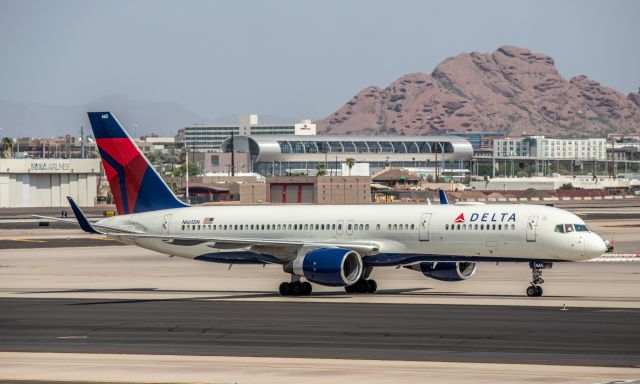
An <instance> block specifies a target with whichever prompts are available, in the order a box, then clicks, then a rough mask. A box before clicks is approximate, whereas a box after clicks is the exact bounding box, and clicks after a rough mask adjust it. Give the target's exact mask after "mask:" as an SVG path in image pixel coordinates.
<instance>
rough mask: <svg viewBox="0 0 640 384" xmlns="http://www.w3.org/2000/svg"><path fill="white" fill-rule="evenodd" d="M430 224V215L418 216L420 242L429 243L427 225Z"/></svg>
mask: <svg viewBox="0 0 640 384" xmlns="http://www.w3.org/2000/svg"><path fill="white" fill-rule="evenodd" d="M430 223H431V214H430V213H423V214H422V216H420V226H419V228H420V241H429V224H430Z"/></svg>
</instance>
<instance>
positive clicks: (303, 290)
mask: <svg viewBox="0 0 640 384" xmlns="http://www.w3.org/2000/svg"><path fill="white" fill-rule="evenodd" d="M311 290H312V288H311V283H309V282H308V281H305V282H304V283H302V284H301V285H300V294H301V295H303V296H309V295H310V294H311Z"/></svg>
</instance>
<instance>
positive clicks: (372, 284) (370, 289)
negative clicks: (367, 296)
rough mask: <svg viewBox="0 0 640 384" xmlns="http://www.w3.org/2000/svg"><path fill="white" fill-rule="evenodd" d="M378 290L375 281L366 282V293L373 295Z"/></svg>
mask: <svg viewBox="0 0 640 384" xmlns="http://www.w3.org/2000/svg"><path fill="white" fill-rule="evenodd" d="M377 289H378V283H376V281H375V280H367V293H374V292H375V291H376V290H377Z"/></svg>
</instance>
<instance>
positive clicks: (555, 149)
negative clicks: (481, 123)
mask: <svg viewBox="0 0 640 384" xmlns="http://www.w3.org/2000/svg"><path fill="white" fill-rule="evenodd" d="M606 142H607V140H606V139H598V138H590V139H551V138H547V137H544V136H529V137H518V138H509V137H507V138H504V139H496V140H494V141H493V154H494V156H496V157H530V158H537V159H544V160H546V159H574V160H605V159H606V157H607V151H606Z"/></svg>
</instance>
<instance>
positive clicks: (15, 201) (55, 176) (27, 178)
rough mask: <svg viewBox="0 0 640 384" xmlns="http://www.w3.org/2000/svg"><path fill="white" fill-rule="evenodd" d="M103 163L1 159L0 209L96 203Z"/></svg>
mask: <svg viewBox="0 0 640 384" xmlns="http://www.w3.org/2000/svg"><path fill="white" fill-rule="evenodd" d="M99 175H100V159H0V208H19V207H68V206H69V203H68V202H67V196H71V197H73V198H74V199H75V201H76V202H77V203H78V204H79V205H80V206H83V207H93V206H95V203H96V193H97V184H98V177H99Z"/></svg>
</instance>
